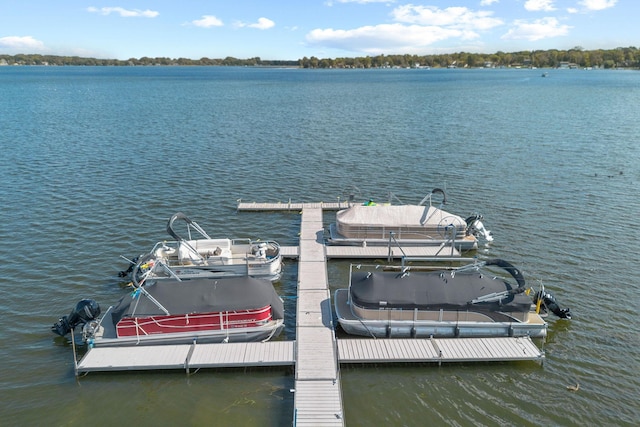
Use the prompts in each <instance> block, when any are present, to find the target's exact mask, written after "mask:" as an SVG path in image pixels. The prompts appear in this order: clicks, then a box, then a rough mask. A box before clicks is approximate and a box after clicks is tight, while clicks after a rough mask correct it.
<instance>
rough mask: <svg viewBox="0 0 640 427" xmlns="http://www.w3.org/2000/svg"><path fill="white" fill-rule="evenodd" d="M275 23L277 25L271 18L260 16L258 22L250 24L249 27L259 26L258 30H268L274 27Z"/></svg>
mask: <svg viewBox="0 0 640 427" xmlns="http://www.w3.org/2000/svg"><path fill="white" fill-rule="evenodd" d="M274 25H276V23H275V22H273V21H272V20H271V19H267V18H258V22H256V23H255V24H249V25H248V27H251V28H257V29H258V30H268V29H269V28H272V27H273V26H274Z"/></svg>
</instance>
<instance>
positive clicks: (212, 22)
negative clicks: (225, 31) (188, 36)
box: [191, 15, 224, 28]
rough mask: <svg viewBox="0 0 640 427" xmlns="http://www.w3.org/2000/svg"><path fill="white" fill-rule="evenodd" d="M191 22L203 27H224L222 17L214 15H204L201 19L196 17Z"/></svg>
mask: <svg viewBox="0 0 640 427" xmlns="http://www.w3.org/2000/svg"><path fill="white" fill-rule="evenodd" d="M191 23H192V24H193V25H195V26H196V27H202V28H211V27H222V26H223V25H224V24H223V23H222V21H221V20H220V19H218V18H216V17H215V16H213V15H202V18H201V19H196V20H194V21H191Z"/></svg>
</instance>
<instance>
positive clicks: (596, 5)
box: [578, 0, 618, 10]
mask: <svg viewBox="0 0 640 427" xmlns="http://www.w3.org/2000/svg"><path fill="white" fill-rule="evenodd" d="M617 2H618V0H582V1H579V2H578V4H579V5H582V6H584V7H585V8H586V9H588V10H603V9H608V8H610V7H613V6H615V5H616V3H617Z"/></svg>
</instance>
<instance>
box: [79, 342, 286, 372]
mask: <svg viewBox="0 0 640 427" xmlns="http://www.w3.org/2000/svg"><path fill="white" fill-rule="evenodd" d="M294 350H295V341H270V342H264V343H263V342H252V343H226V344H178V345H161V346H131V347H97V348H92V349H89V351H87V353H86V354H85V355H84V357H83V358H82V360H81V361H80V362H79V363H78V365H77V367H76V371H77V373H87V372H98V371H126V370H151V369H184V370H186V371H187V372H189V370H190V369H199V368H220V367H225V368H228V367H234V366H283V365H285V366H286V365H294V364H295V355H294V353H295V351H294Z"/></svg>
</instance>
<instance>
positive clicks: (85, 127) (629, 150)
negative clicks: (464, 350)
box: [0, 67, 640, 426]
mask: <svg viewBox="0 0 640 427" xmlns="http://www.w3.org/2000/svg"><path fill="white" fill-rule="evenodd" d="M541 74H542V71H541V70H435V69H434V70H297V69H254V68H209V67H192V68H182V67H155V68H133V67H126V68H107V67H104V68H93V67H65V68H55V67H0V146H1V148H2V162H0V176H1V177H2V181H1V183H0V202H1V205H2V209H1V210H0V239H1V240H0V241H1V242H2V244H1V245H0V259H2V260H4V262H3V263H2V264H0V273H1V274H0V280H1V286H0V312H1V313H2V314H3V316H2V320H3V326H2V328H0V359H1V360H2V361H3V363H2V364H1V365H0V414H2V418H1V419H0V423H1V424H2V425H16V426H27V425H43V424H47V425H56V426H58V425H59V426H62V425H64V426H81V425H82V426H84V425H87V424H90V425H92V424H95V425H117V424H123V425H134V424H137V425H156V426H159V425H194V426H200V425H229V426H257V425H261V426H262V425H270V426H284V425H290V424H291V421H292V414H293V395H292V394H291V393H290V389H291V388H292V387H293V385H294V377H293V372H292V371H291V369H289V368H286V369H275V368H274V369H266V370H259V369H247V370H242V369H238V370H215V371H214V370H203V371H200V372H198V373H197V374H195V375H191V376H187V375H186V374H185V373H184V372H125V373H104V374H102V373H101V374H95V373H94V374H90V375H88V376H85V377H82V378H80V379H79V380H76V378H75V377H74V372H73V357H72V351H71V345H70V343H69V341H68V340H67V339H64V338H60V337H56V336H54V335H53V334H52V333H51V332H50V330H49V328H50V326H51V324H53V322H55V321H56V320H57V319H58V317H59V316H61V315H65V314H68V313H69V311H70V310H71V308H72V307H73V306H74V305H75V303H76V302H77V301H78V300H79V299H82V298H85V297H90V298H94V299H96V300H97V301H98V302H99V303H100V304H101V306H103V307H108V306H109V305H110V304H113V303H115V302H116V301H117V299H119V297H120V296H121V295H122V294H123V293H125V292H127V290H124V289H122V288H121V287H120V286H119V285H118V278H117V277H116V275H117V272H118V271H120V270H122V269H124V268H125V267H126V262H125V261H124V260H123V259H122V258H120V255H124V256H128V257H132V256H135V255H137V254H139V253H141V252H142V251H144V250H148V249H150V248H151V246H152V245H153V244H154V243H155V242H157V241H159V240H164V239H166V238H167V237H168V235H167V234H166V232H165V225H166V221H167V220H168V219H169V217H170V216H171V215H172V214H173V213H175V212H178V211H182V212H184V213H186V214H187V215H188V216H190V217H191V218H192V219H194V220H196V221H198V223H199V224H200V225H202V226H203V227H204V228H205V229H206V230H207V231H208V232H209V234H210V235H212V236H217V237H251V238H261V239H275V240H278V241H279V242H280V243H281V244H282V245H296V244H297V233H298V232H299V224H300V219H299V216H298V215H296V214H295V213H244V212H242V213H237V212H236V210H235V206H236V203H237V200H238V199H242V200H243V201H258V202H273V201H283V202H285V201H288V200H292V201H295V202H315V201H337V200H338V198H340V199H341V200H344V198H345V197H347V196H348V195H349V194H355V196H356V198H357V199H362V200H366V199H369V198H374V199H375V200H378V201H386V200H387V199H388V197H389V194H393V195H394V197H395V198H397V199H400V200H401V201H403V202H405V203H417V202H419V201H420V200H421V199H422V197H423V196H425V195H426V194H427V193H428V192H430V191H431V189H433V188H434V187H440V188H444V189H446V192H447V198H448V208H447V210H449V211H452V212H454V213H458V214H460V215H461V216H465V215H467V214H470V213H472V212H480V213H482V214H483V215H484V216H485V224H486V225H487V227H488V228H489V229H491V230H492V231H493V233H494V236H495V242H494V243H493V244H492V245H491V246H490V247H486V248H485V247H483V248H481V249H480V250H479V251H478V256H479V257H480V258H488V257H500V258H504V259H506V260H507V261H509V262H511V263H513V264H514V265H515V266H517V267H519V268H521V269H522V271H523V273H524V275H525V278H526V279H527V280H528V283H529V284H532V285H535V284H537V283H539V282H542V283H544V285H545V287H546V288H547V289H548V290H550V291H551V292H552V293H553V294H554V296H555V297H556V298H557V299H558V301H559V302H560V304H561V305H562V306H565V307H570V308H571V310H572V312H573V316H574V318H573V320H571V321H566V320H559V319H557V318H552V317H549V319H548V320H549V323H550V326H549V337H548V339H547V340H546V342H545V343H544V350H545V352H546V360H545V362H544V364H543V365H542V366H540V365H539V364H536V363H533V362H524V363H494V364H455V365H445V366H441V367H437V366H434V365H391V366H388V365H375V366H353V367H352V366H346V367H343V368H342V371H341V376H342V386H343V394H344V396H343V397H344V399H343V400H344V408H345V420H346V424H347V425H348V426H369V425H388V426H422V425H449V426H466V425H484V426H495V425H501V426H512V425H531V426H538V425H555V426H584V425H601V426H611V425H618V426H626V425H629V426H631V425H637V424H638V423H639V422H640V404H638V396H639V395H640V374H639V373H640V357H639V356H638V345H639V344H640V325H639V324H638V323H636V322H637V321H638V306H639V305H640V292H639V291H640V284H639V281H640V267H639V264H638V262H637V260H636V256H637V253H638V250H637V245H638V234H639V233H638V231H639V226H638V215H639V213H640V186H639V183H640V143H639V142H640V141H639V139H638V138H639V137H638V135H640V120H639V118H640V103H638V99H640V73H638V72H636V71H605V70H590V71H587V70H549V76H548V77H546V78H542V77H541ZM326 221H327V226H328V222H329V221H331V215H330V214H327V218H326ZM296 267H297V266H296V264H295V262H293V261H288V262H287V264H286V265H285V274H284V276H283V278H282V279H281V280H280V282H278V283H277V284H276V287H277V290H278V291H279V292H280V294H281V295H282V296H283V297H284V299H285V302H286V308H287V311H288V317H287V328H286V330H285V333H284V334H283V336H282V337H280V339H294V338H295V327H294V322H295V319H294V318H293V316H294V314H295V288H296V279H297V277H296V276H297V268H296ZM347 272H348V261H330V263H329V281H330V286H331V289H332V290H335V289H337V288H340V287H344V286H345V285H346V284H347V280H348V277H347V275H348V274H347ZM576 383H579V384H580V389H579V391H578V392H570V391H568V390H567V389H566V386H567V385H572V384H576ZM43 420H44V421H43Z"/></svg>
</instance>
